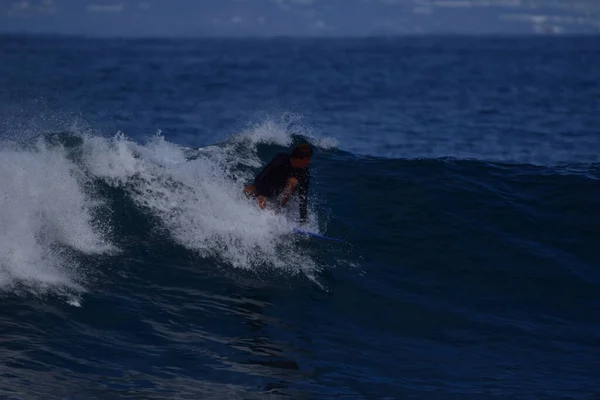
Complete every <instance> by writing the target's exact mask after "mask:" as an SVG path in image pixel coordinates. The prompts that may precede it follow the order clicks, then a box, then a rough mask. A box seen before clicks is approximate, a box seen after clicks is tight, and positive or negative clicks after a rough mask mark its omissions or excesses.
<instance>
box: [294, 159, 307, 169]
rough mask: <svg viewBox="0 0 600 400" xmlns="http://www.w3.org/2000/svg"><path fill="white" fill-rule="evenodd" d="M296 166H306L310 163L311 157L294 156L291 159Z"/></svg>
mask: <svg viewBox="0 0 600 400" xmlns="http://www.w3.org/2000/svg"><path fill="white" fill-rule="evenodd" d="M290 162H291V163H292V167H294V168H306V167H308V166H309V164H310V157H307V158H292V159H291V160H290Z"/></svg>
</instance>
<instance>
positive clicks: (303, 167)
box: [244, 143, 313, 223]
mask: <svg viewBox="0 0 600 400" xmlns="http://www.w3.org/2000/svg"><path fill="white" fill-rule="evenodd" d="M312 155H313V149H312V146H311V145H310V144H307V143H305V144H300V145H298V146H296V147H294V149H293V150H292V152H291V153H279V154H277V155H276V156H275V157H273V159H272V160H271V161H270V162H269V163H268V164H267V165H266V166H265V167H264V169H263V170H262V171H261V172H260V173H259V174H258V175H257V176H256V178H254V183H251V184H249V185H248V186H246V187H245V188H244V193H245V194H246V195H247V196H252V197H256V198H258V205H259V206H260V208H265V207H266V206H267V199H278V200H279V204H278V206H279V207H285V205H286V204H287V203H288V201H289V200H290V198H291V197H292V196H293V195H294V194H296V193H298V196H299V199H300V202H299V205H300V222H302V223H304V222H306V217H307V209H308V187H309V184H310V171H309V169H308V165H309V164H310V161H311V158H312Z"/></svg>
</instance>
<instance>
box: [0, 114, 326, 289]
mask: <svg viewBox="0 0 600 400" xmlns="http://www.w3.org/2000/svg"><path fill="white" fill-rule="evenodd" d="M297 140H310V138H299V137H294V136H292V135H289V134H286V133H285V132H284V131H282V130H280V129H278V127H277V125H276V124H274V123H267V124H265V125H262V126H255V127H253V128H249V129H248V130H247V131H244V132H242V133H240V134H238V135H235V136H233V137H231V138H230V139H228V140H227V141H225V142H223V143H219V144H216V145H213V146H208V147H204V148H200V149H191V148H186V147H183V146H179V145H176V144H174V143H170V142H168V141H166V140H165V139H164V137H163V136H161V135H160V134H157V135H155V136H153V137H151V138H150V139H149V140H148V141H147V142H146V143H143V144H140V143H137V142H135V141H133V140H131V139H129V138H127V137H126V136H125V135H123V134H121V133H119V134H117V135H115V136H114V137H112V138H106V137H99V136H93V135H91V134H88V133H82V134H80V133H74V132H61V133H55V134H45V135H41V136H38V137H37V138H34V139H31V140H28V141H26V142H22V143H10V144H6V143H5V145H3V147H2V148H1V149H0V159H1V161H0V186H1V187H2V188H3V195H2V196H1V197H0V225H1V226H2V230H1V233H0V287H2V289H4V290H5V291H8V292H15V291H17V290H20V291H23V290H25V291H27V292H33V293H36V294H43V293H47V292H48V291H51V292H54V293H70V295H73V294H74V293H77V292H81V291H84V290H85V288H86V283H88V282H89V280H90V279H91V278H92V277H93V276H94V275H95V274H96V273H97V272H98V271H90V270H89V265H90V260H89V259H86V260H83V259H82V257H85V256H109V257H110V256H111V255H116V254H121V253H122V252H123V251H126V248H128V247H129V246H131V244H128V243H126V242H125V235H126V236H127V237H129V238H131V237H133V241H134V242H135V241H137V240H139V237H140V236H142V235H143V232H141V230H143V229H145V228H148V229H151V230H153V231H154V232H155V234H157V235H159V236H160V237H162V240H166V241H171V242H173V243H174V244H175V245H177V246H181V247H182V248H184V249H185V250H186V251H188V252H190V253H192V254H194V255H195V256H197V257H200V258H205V259H208V258H210V259H212V260H215V262H217V263H218V264H219V265H221V266H226V267H227V268H229V267H233V268H241V269H247V270H258V269H261V268H269V269H273V270H275V271H280V272H284V273H287V274H289V273H291V274H299V273H301V274H304V275H306V276H308V277H310V278H311V279H313V280H315V281H316V278H315V272H316V271H318V270H320V269H322V268H324V267H326V266H324V265H322V264H320V262H319V260H317V259H316V258H315V257H314V256H312V255H311V254H310V252H307V251H306V250H303V249H302V247H301V243H299V241H298V238H297V237H296V236H293V235H292V230H293V228H294V227H295V220H294V217H295V214H296V210H297V207H288V209H289V210H288V211H286V212H282V213H276V212H274V211H271V210H260V209H259V208H258V207H257V206H256V205H255V204H253V203H250V202H248V200H247V199H246V198H245V197H244V196H243V194H242V191H243V187H244V186H245V184H246V183H247V182H248V181H250V180H251V179H252V177H253V172H255V171H256V169H257V168H259V167H260V166H261V165H262V164H263V162H264V161H265V160H261V159H260V158H259V156H258V147H260V146H263V147H264V146H267V147H269V146H270V150H275V151H281V150H283V149H284V146H286V147H287V146H289V145H291V144H292V142H294V141H297ZM312 142H313V144H314V145H315V146H317V147H319V148H323V149H325V148H331V147H332V144H331V142H329V141H328V140H321V141H319V140H318V139H315V138H313V139H312ZM263 150H264V148H263ZM292 205H293V204H292ZM316 206H317V203H313V212H312V213H311V215H312V216H311V219H310V220H309V222H308V226H309V228H310V229H313V230H315V231H320V229H324V225H323V224H324V223H325V222H324V221H320V220H319V218H318V213H316V212H314V211H315V210H314V207H316ZM136 213H137V214H138V215H141V216H142V217H141V218H137V219H132V220H131V221H133V223H132V225H131V226H127V227H126V228H125V229H126V231H125V232H124V231H123V230H122V229H121V228H119V227H120V226H121V225H122V224H123V221H121V219H123V218H127V216H131V215H134V214H136ZM119 233H121V235H122V236H119Z"/></svg>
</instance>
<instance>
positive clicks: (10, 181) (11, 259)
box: [0, 141, 112, 293]
mask: <svg viewBox="0 0 600 400" xmlns="http://www.w3.org/2000/svg"><path fill="white" fill-rule="evenodd" d="M86 181H87V178H86V177H85V176H84V175H83V174H82V173H81V170H80V169H79V168H78V167H77V166H76V165H74V164H73V163H71V162H70V161H69V160H68V159H67V157H66V155H65V153H64V151H62V150H61V149H60V148H56V147H52V148H49V147H47V146H45V145H44V144H42V142H41V141H38V143H37V144H36V145H34V147H33V148H29V149H27V150H24V149H16V148H14V147H9V146H3V147H2V148H0V290H4V291H6V290H11V289H12V288H15V287H20V288H23V287H25V288H27V289H29V290H31V291H34V292H36V293H42V292H46V291H47V290H52V289H55V290H64V289H65V288H67V289H73V290H81V289H82V284H83V283H84V282H85V273H84V271H82V270H81V266H80V265H78V264H77V262H76V261H75V260H73V258H72V257H69V256H68V255H67V253H68V251H67V250H68V249H71V250H75V251H78V252H81V253H84V254H98V253H103V252H106V251H109V250H110V249H111V248H112V247H111V246H110V244H109V243H107V242H106V238H105V235H104V234H103V232H102V230H101V229H100V228H98V227H97V226H95V224H94V220H93V210H94V208H95V206H96V205H97V203H95V202H94V201H93V200H92V199H91V198H90V197H89V196H88V195H87V194H86V193H85V190H84V185H85V183H86Z"/></svg>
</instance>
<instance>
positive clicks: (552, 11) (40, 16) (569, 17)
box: [0, 0, 600, 37]
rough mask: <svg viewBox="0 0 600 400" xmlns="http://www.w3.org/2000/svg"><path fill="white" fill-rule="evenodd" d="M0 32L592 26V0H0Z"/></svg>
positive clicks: (561, 30) (251, 32)
mask: <svg viewBox="0 0 600 400" xmlns="http://www.w3.org/2000/svg"><path fill="white" fill-rule="evenodd" d="M0 32H9V33H56V34H71V35H86V36H120V37H180V36H185V37H199V36H244V37H247V36H281V35H284V36H370V35H403V34H410V35H414V34H474V35H485V34H540V35H542V34H543V35H553V34H554V35H557V34H600V0H0Z"/></svg>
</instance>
